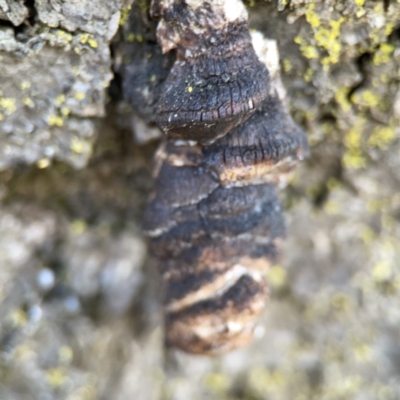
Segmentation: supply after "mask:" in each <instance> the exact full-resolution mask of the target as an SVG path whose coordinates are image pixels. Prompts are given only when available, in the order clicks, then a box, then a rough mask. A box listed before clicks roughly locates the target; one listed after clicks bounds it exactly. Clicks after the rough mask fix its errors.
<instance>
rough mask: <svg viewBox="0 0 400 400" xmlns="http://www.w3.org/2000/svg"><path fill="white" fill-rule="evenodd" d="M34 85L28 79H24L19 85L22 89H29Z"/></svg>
mask: <svg viewBox="0 0 400 400" xmlns="http://www.w3.org/2000/svg"><path fill="white" fill-rule="evenodd" d="M31 86H32V84H31V83H30V82H28V81H22V82H21V83H20V85H19V87H20V88H21V90H25V89H29V88H30V87H31Z"/></svg>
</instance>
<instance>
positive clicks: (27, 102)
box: [22, 96, 35, 108]
mask: <svg viewBox="0 0 400 400" xmlns="http://www.w3.org/2000/svg"><path fill="white" fill-rule="evenodd" d="M22 104H23V105H24V106H27V107H29V108H33V107H34V106H35V103H34V101H33V100H32V99H31V98H30V97H28V96H25V97H23V98H22Z"/></svg>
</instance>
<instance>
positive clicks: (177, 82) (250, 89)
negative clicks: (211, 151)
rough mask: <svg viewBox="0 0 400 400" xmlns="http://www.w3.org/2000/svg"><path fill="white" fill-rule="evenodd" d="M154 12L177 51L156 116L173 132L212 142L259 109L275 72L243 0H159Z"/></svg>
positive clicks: (161, 33)
mask: <svg viewBox="0 0 400 400" xmlns="http://www.w3.org/2000/svg"><path fill="white" fill-rule="evenodd" d="M153 15H154V16H156V17H157V18H160V22H159V25H158V28H157V37H158V40H159V42H160V44H161V47H162V48H163V51H164V52H167V51H169V50H171V49H176V52H177V60H176V61H175V63H174V65H173V67H172V70H171V72H170V74H169V76H168V77H167V79H166V81H165V84H164V89H163V91H162V93H161V96H160V99H159V102H158V108H157V117H156V120H157V123H158V125H159V126H160V128H161V129H162V130H163V131H164V132H165V133H166V134H167V135H168V136H169V137H170V138H174V139H185V140H194V141H198V142H201V143H209V142H212V141H214V140H215V139H216V138H218V137H221V136H223V135H225V134H226V133H227V132H228V131H229V130H231V129H232V128H233V127H235V126H236V125H238V124H239V123H240V122H241V121H244V120H245V119H247V118H248V117H249V116H250V115H251V114H252V113H254V111H255V110H256V108H257V107H258V106H259V104H260V103H261V102H263V101H264V100H265V98H266V96H267V92H268V85H269V75H268V71H267V69H266V67H265V66H264V65H263V64H262V63H261V62H260V61H259V60H258V58H257V56H256V54H255V52H254V49H253V46H252V43H251V37H250V34H249V30H248V25H247V12H246V10H245V9H244V7H243V4H242V3H241V1H238V0H229V1H228V0H221V1H211V0H210V1H207V0H205V1H204V0H203V1H195V0H174V1H170V0H157V1H153Z"/></svg>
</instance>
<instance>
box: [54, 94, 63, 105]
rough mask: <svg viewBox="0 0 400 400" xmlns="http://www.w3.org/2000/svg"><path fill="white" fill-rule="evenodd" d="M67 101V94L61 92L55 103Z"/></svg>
mask: <svg viewBox="0 0 400 400" xmlns="http://www.w3.org/2000/svg"><path fill="white" fill-rule="evenodd" d="M64 102H65V95H63V94H59V95H58V96H57V97H56V99H55V104H56V105H60V104H62V103H64Z"/></svg>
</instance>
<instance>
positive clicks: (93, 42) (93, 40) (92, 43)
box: [88, 39, 99, 49]
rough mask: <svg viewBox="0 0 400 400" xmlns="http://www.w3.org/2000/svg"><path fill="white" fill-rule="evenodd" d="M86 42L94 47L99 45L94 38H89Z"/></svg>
mask: <svg viewBox="0 0 400 400" xmlns="http://www.w3.org/2000/svg"><path fill="white" fill-rule="evenodd" d="M88 43H89V46H90V47H93V48H94V49H97V47H99V44H98V43H97V40H96V39H89V40H88Z"/></svg>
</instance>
